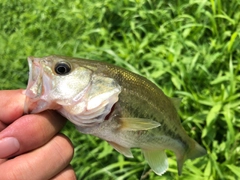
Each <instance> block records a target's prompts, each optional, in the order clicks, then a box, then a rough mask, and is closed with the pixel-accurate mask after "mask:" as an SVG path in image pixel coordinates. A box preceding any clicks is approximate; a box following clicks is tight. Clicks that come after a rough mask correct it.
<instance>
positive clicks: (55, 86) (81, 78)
mask: <svg viewBox="0 0 240 180" xmlns="http://www.w3.org/2000/svg"><path fill="white" fill-rule="evenodd" d="M28 62H29V67H30V73H29V81H28V86H27V89H26V103H25V108H24V109H25V112H26V113H39V112H41V111H44V110H47V109H54V110H56V111H58V112H59V113H61V114H62V115H63V116H65V117H66V118H68V119H69V120H70V121H71V122H73V123H74V124H75V126H76V128H77V130H79V131H80V132H82V133H85V134H92V135H94V136H97V137H99V138H102V139H104V140H106V141H107V142H108V143H109V144H110V145H111V146H112V147H113V148H114V149H116V150H117V151H118V152H120V153H122V154H123V155H125V156H126V157H129V158H132V157H133V155H132V152H131V148H140V149H141V150H142V152H143V155H144V157H145V159H146V161H147V162H148V164H149V166H150V167H151V168H152V170H153V171H154V172H155V173H156V174H158V175H162V174H163V173H165V172H166V170H167V168H168V161H167V156H166V153H165V150H166V149H169V150H171V151H173V152H174V153H175V155H176V157H177V164H178V173H179V174H181V171H182V166H183V163H184V161H185V160H186V159H193V158H197V157H200V156H203V155H205V154H206V151H205V149H204V148H203V147H201V146H200V145H199V144H198V143H197V142H196V141H194V140H193V139H192V138H190V137H189V136H188V135H187V133H186V132H185V130H184V129H183V127H182V125H181V122H180V119H179V116H178V113H177V107H178V105H179V103H180V101H179V100H176V98H172V99H171V98H169V97H167V96H166V95H165V94H164V93H163V92H162V91H161V90H160V89H159V88H158V87H157V86H156V85H155V84H154V83H152V82H151V81H149V80H148V79H146V78H144V77H142V76H140V75H137V74H135V73H132V72H130V71H127V70H126V69H124V68H121V67H118V66H115V65H112V64H108V63H104V62H100V61H93V60H85V59H78V58H70V57H63V56H47V57H43V58H35V57H30V58H29V59H28ZM72 82H74V83H72ZM91 92H92V94H93V96H91V95H90V94H91ZM64 93H67V97H68V98H65V97H63V94H64ZM87 107H92V108H93V109H92V110H91V108H90V109H88V108H87Z"/></svg>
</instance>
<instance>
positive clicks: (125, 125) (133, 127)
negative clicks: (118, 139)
mask: <svg viewBox="0 0 240 180" xmlns="http://www.w3.org/2000/svg"><path fill="white" fill-rule="evenodd" d="M120 121H121V130H128V131H139V130H149V129H153V128H156V127H158V126H160V123H158V122H157V121H153V120H150V119H142V118H120Z"/></svg>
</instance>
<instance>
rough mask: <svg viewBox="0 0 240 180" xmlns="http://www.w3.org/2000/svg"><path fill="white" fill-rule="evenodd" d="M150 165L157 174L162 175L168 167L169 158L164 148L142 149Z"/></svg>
mask: <svg viewBox="0 0 240 180" xmlns="http://www.w3.org/2000/svg"><path fill="white" fill-rule="evenodd" d="M142 151H143V154H144V157H145V159H146V161H147V162H148V164H149V166H150V167H151V168H152V170H153V171H154V172H155V173H156V174H157V175H162V174H163V173H165V172H166V171H167V169H168V160H167V156H166V153H165V152H164V151H163V150H142Z"/></svg>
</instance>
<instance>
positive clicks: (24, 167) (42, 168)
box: [0, 135, 73, 180]
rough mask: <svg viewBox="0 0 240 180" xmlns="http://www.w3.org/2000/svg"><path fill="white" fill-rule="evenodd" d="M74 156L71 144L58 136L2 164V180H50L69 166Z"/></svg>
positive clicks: (0, 171)
mask: <svg viewBox="0 0 240 180" xmlns="http://www.w3.org/2000/svg"><path fill="white" fill-rule="evenodd" d="M72 156H73V147H72V144H71V142H70V141H69V140H68V138H67V137H66V136H64V135H57V136H55V137H54V138H53V139H52V140H51V141H49V143H47V144H45V145H44V146H42V147H40V148H38V149H36V150H34V151H31V152H28V153H26V154H22V155H20V156H17V157H15V158H14V159H11V160H8V161H7V162H5V163H3V164H1V165H0V179H12V180H25V179H29V178H30V179H50V178H52V177H54V176H56V175H57V174H59V172H61V171H62V170H64V169H65V168H66V167H67V166H68V165H69V163H70V161H71V159H72ZM6 172H7V173H6Z"/></svg>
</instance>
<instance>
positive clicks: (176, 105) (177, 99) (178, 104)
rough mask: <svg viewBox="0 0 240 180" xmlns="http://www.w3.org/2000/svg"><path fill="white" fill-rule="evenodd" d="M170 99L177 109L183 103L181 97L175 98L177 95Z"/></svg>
mask: <svg viewBox="0 0 240 180" xmlns="http://www.w3.org/2000/svg"><path fill="white" fill-rule="evenodd" d="M170 99H171V101H172V103H173V105H174V107H175V108H176V109H178V108H179V107H180V104H181V101H182V99H180V98H175V97H173V98H170Z"/></svg>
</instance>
